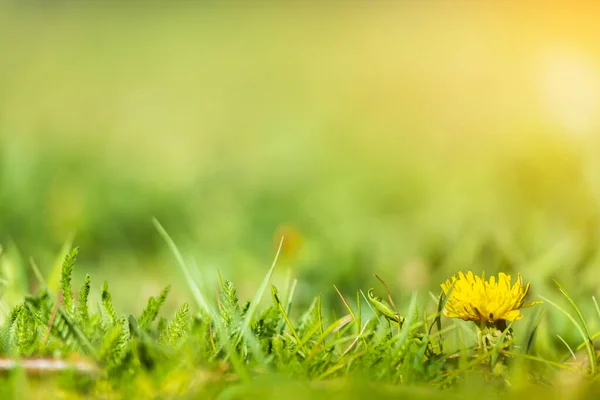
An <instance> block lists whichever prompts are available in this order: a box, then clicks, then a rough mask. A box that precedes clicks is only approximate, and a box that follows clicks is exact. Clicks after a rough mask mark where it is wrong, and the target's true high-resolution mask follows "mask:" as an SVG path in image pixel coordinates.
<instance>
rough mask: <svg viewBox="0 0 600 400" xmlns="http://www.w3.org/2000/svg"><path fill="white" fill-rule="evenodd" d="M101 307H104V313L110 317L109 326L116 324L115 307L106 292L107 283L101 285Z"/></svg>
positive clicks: (117, 317)
mask: <svg viewBox="0 0 600 400" xmlns="http://www.w3.org/2000/svg"><path fill="white" fill-rule="evenodd" d="M102 306H103V307H104V311H106V313H107V314H108V316H109V317H110V322H111V325H115V324H117V322H118V320H119V316H118V315H117V312H116V311H115V307H114V306H113V302H112V296H111V294H110V292H109V291H108V282H107V281H104V284H103V285H102Z"/></svg>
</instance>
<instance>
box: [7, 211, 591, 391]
mask: <svg viewBox="0 0 600 400" xmlns="http://www.w3.org/2000/svg"><path fill="white" fill-rule="evenodd" d="M155 224H156V227H157V229H158V230H159V233H160V234H161V235H162V236H163V238H164V239H165V241H166V243H167V245H168V246H169V247H170V248H171V250H172V252H173V255H174V262H175V263H176V264H178V265H179V267H180V271H181V273H182V274H185V275H186V276H187V280H188V284H189V287H190V289H191V290H193V291H195V292H197V295H196V300H197V304H196V305H195V306H192V307H190V306H189V305H188V304H187V303H183V304H182V305H181V306H180V307H179V308H178V309H177V311H176V312H175V313H174V315H173V316H171V317H170V318H169V319H167V318H165V317H163V316H160V317H159V314H160V313H161V308H162V306H163V304H164V303H165V300H166V298H167V296H168V294H169V289H170V288H169V287H167V288H165V289H164V290H163V291H162V292H161V293H160V294H158V297H157V298H155V297H150V298H149V300H148V302H147V305H146V307H145V308H144V310H143V311H142V312H141V314H140V315H139V316H137V317H136V316H134V315H131V314H129V315H124V314H121V313H120V312H118V311H117V308H116V307H115V305H114V304H113V301H112V294H111V292H110V290H109V286H108V284H107V282H104V284H103V285H102V288H101V299H100V303H99V304H98V307H95V306H94V305H92V304H89V293H90V282H91V280H90V278H89V276H86V279H85V281H84V283H83V286H82V289H81V290H80V292H79V297H78V301H77V302H75V301H74V293H73V288H72V287H71V282H72V279H71V277H72V273H73V269H74V267H75V263H76V257H77V252H78V251H77V249H73V250H71V251H70V252H69V253H68V254H67V256H66V257H65V260H64V262H63V263H62V269H61V279H60V281H61V286H60V289H59V290H58V291H52V290H51V289H50V288H49V287H48V285H47V284H46V282H45V281H44V280H43V277H41V276H40V275H37V276H38V277H39V278H40V280H41V281H40V282H39V283H40V285H39V286H38V289H37V291H36V292H37V293H34V294H30V295H26V296H25V297H24V299H23V300H22V301H21V302H20V303H19V304H17V305H16V306H15V307H14V308H13V309H12V310H11V311H10V312H9V314H8V316H7V318H6V320H5V321H4V324H3V326H2V327H1V328H0V344H1V347H0V351H1V352H2V354H1V357H0V361H2V362H4V364H2V367H1V369H2V370H3V371H5V373H6V374H5V375H4V377H3V378H2V381H1V382H2V383H1V384H0V389H2V390H3V393H5V396H9V395H10V396H12V397H16V396H17V393H20V394H19V396H22V393H30V394H31V395H32V396H35V395H34V394H33V393H35V392H37V391H40V390H43V388H44V387H47V385H50V386H51V387H56V388H55V389H53V390H56V392H55V393H56V394H57V396H58V397H61V398H71V397H83V398H122V397H133V398H157V397H158V398H181V397H183V398H197V397H206V396H208V397H218V398H248V397H253V396H260V397H265V396H266V397H268V398H270V397H271V396H275V397H280V396H282V395H285V396H291V397H292V398H303V397H304V396H311V397H312V396H316V397H319V396H322V397H329V396H334V395H336V396H343V397H344V398H361V397H363V396H365V395H366V393H377V394H378V396H381V397H384V398H386V397H390V398H391V397H394V396H400V395H408V396H416V397H423V398H438V397H439V398H447V397H454V396H475V395H478V396H480V395H481V393H482V391H483V392H485V396H487V397H490V396H491V397H503V396H508V397H509V398H519V396H520V395H521V394H523V396H524V397H525V396H527V394H526V393H531V391H532V390H533V391H535V393H543V392H544V391H547V390H548V388H549V387H552V386H554V387H556V388H557V389H558V390H567V391H568V390H577V393H579V395H581V396H583V397H585V396H589V398H594V397H593V396H594V395H595V393H596V392H597V390H598V388H597V385H596V381H597V380H598V377H599V376H600V374H599V373H598V372H597V367H598V365H597V361H596V358H595V357H596V349H595V344H594V339H595V338H596V337H598V336H600V332H598V333H594V334H592V333H591V332H590V331H589V326H588V322H587V321H586V319H585V317H583V315H582V313H581V311H580V309H579V307H578V306H577V304H576V303H575V301H574V300H573V299H572V298H571V297H570V296H569V295H568V294H567V293H566V292H565V291H564V289H563V288H562V286H560V285H559V291H560V292H562V294H563V295H564V296H565V297H566V299H567V301H568V303H569V304H570V305H571V306H572V307H573V309H574V312H575V316H573V315H572V314H571V313H570V312H569V311H567V310H566V309H565V308H563V307H560V306H559V305H557V304H556V303H554V301H551V300H549V299H545V300H546V303H549V304H550V305H551V306H554V307H555V309H556V310H558V311H559V312H561V313H563V314H565V315H566V316H567V317H568V318H569V319H570V321H571V323H572V327H570V328H569V329H577V330H579V331H580V332H581V334H582V338H583V341H582V342H581V343H580V344H578V345H574V346H573V348H575V349H576V351H577V353H575V352H574V351H573V349H572V348H571V347H570V346H568V345H567V347H563V348H562V349H560V348H553V349H552V350H554V351H555V352H556V353H555V356H553V357H549V356H548V355H547V354H544V349H543V345H542V344H543V343H548V342H552V338H549V337H548V336H547V335H548V333H547V332H543V331H542V332H540V329H539V328H540V327H543V326H545V325H547V323H548V320H549V319H548V318H547V316H548V315H552V314H553V312H552V310H549V312H546V313H544V314H543V316H542V317H540V318H537V319H536V320H534V319H532V317H533V316H532V315H529V316H528V318H529V319H530V323H529V324H527V323H526V322H525V321H518V322H516V323H514V324H513V323H511V324H510V325H509V326H508V327H507V328H506V330H505V331H504V332H502V334H501V336H500V340H499V341H498V343H497V344H496V345H495V346H491V347H486V348H484V349H479V350H478V349H477V348H476V343H475V342H473V341H472V340H466V339H465V336H471V337H473V336H474V335H476V334H475V325H474V324H467V323H462V322H459V323H450V321H448V320H447V319H446V318H445V317H444V316H443V315H442V314H441V313H440V312H439V310H441V309H443V307H444V304H445V299H444V297H440V298H439V300H437V299H436V295H435V294H433V293H432V294H431V296H432V297H434V299H433V300H434V301H423V300H424V299H422V298H420V297H421V296H419V294H418V293H417V292H414V293H413V295H412V296H411V298H410V301H408V302H403V303H400V304H399V306H398V308H396V307H397V306H396V301H395V300H394V299H393V297H394V296H393V295H391V293H390V292H389V289H388V288H387V285H386V284H385V283H384V282H383V281H382V282H381V283H383V285H380V287H379V288H377V289H369V290H368V298H366V299H368V302H367V304H365V303H364V302H363V303H362V304H361V302H360V298H361V297H360V295H359V294H357V297H356V299H357V301H356V302H352V301H350V298H351V297H353V296H344V294H343V293H341V292H340V291H339V290H338V289H337V288H332V290H335V291H336V292H337V294H338V295H339V297H340V302H341V303H342V304H343V307H326V308H323V307H322V304H321V301H320V296H317V297H315V299H314V301H313V302H312V303H311V305H310V306H309V307H307V308H299V309H293V308H294V307H292V305H293V303H294V302H293V298H292V296H293V286H291V288H292V290H291V291H290V293H288V294H287V297H288V298H287V300H286V302H285V304H284V303H282V300H281V294H280V293H279V291H278V290H277V289H276V288H275V286H272V290H271V301H270V305H268V304H267V305H265V306H262V305H260V306H259V304H261V302H260V301H261V298H262V297H263V295H264V294H265V291H266V290H265V289H266V287H267V285H268V284H269V280H270V278H271V276H272V275H273V270H274V269H275V268H276V261H277V257H276V258H275V261H274V262H273V265H272V267H271V268H270V269H269V270H268V272H267V274H266V277H265V279H264V281H263V283H262V285H261V286H260V288H258V289H257V293H256V295H255V296H254V297H253V299H252V300H250V301H246V302H245V301H240V300H239V298H238V294H237V291H236V288H235V286H234V284H233V283H232V282H231V281H229V280H228V279H223V278H222V279H221V284H220V286H219V290H218V293H217V296H215V295H209V294H208V292H207V291H206V289H201V288H200V282H198V281H197V279H198V278H196V277H194V276H193V273H191V272H190V267H189V266H188V264H187V263H186V262H185V261H183V256H182V253H181V252H180V250H179V249H178V248H177V246H176V245H175V243H174V242H173V241H172V239H171V238H170V236H169V235H168V234H167V233H166V231H165V230H164V228H162V226H161V225H160V224H159V223H158V222H155ZM280 249H281V246H280ZM278 254H279V252H278ZM32 273H33V272H32ZM26 274H27V273H26ZM386 291H388V301H389V303H388V302H387V301H385V300H383V299H382V298H380V297H377V296H376V295H374V293H373V292H386ZM423 297H425V299H426V298H427V297H428V296H423ZM555 297H556V298H557V299H556V301H559V299H560V295H559V293H558V291H557V293H555ZM537 307H538V308H539V307H541V306H537ZM576 318H579V321H577V320H576ZM580 324H581V325H580ZM513 329H514V333H515V334H514V335H513ZM509 330H510V332H511V335H510V339H508V336H506V337H505V335H506V333H507V332H508V331H509ZM456 335H458V336H456ZM541 335H546V336H545V337H540V336H541ZM455 337H458V338H460V339H459V340H458V341H456V340H454V338H455ZM505 340H508V342H505ZM561 340H563V339H562V338H561ZM532 343H533V344H532ZM540 343H542V344H540ZM565 343H566V342H565ZM583 347H586V348H587V349H588V353H586V354H583V353H580V352H579V350H580V349H581V348H583ZM571 357H573V360H571ZM61 362H62V363H63V364H60V363H61ZM267 382H268V384H267ZM556 382H562V383H558V384H557V383H556ZM568 382H572V383H571V384H570V385H575V386H569V383H568ZM17 387H18V388H19V389H18V390H19V391H18V392H17V391H16V390H17V389H16V388H17ZM20 398H22V397H20ZM579 398H581V397H579Z"/></svg>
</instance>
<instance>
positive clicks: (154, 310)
mask: <svg viewBox="0 0 600 400" xmlns="http://www.w3.org/2000/svg"><path fill="white" fill-rule="evenodd" d="M170 290H171V286H167V287H166V288H164V289H163V291H162V292H161V293H160V296H158V299H155V298H154V297H152V296H151V297H150V298H149V299H148V304H146V307H145V308H144V311H142V314H141V315H140V318H139V319H138V321H137V322H138V325H139V327H140V329H145V328H147V327H148V326H150V324H152V323H153V322H154V320H156V317H157V316H158V312H159V311H160V308H161V307H162V305H163V304H164V303H165V301H166V300H167V296H168V294H169V291H170Z"/></svg>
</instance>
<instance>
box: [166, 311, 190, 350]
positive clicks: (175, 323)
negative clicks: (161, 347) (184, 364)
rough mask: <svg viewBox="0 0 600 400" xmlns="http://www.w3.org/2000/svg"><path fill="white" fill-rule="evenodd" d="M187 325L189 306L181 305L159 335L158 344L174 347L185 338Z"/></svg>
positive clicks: (188, 323) (187, 330) (187, 329)
mask: <svg viewBox="0 0 600 400" xmlns="http://www.w3.org/2000/svg"><path fill="white" fill-rule="evenodd" d="M189 325H190V318H189V306H188V304H187V303H183V305H182V306H181V307H180V308H179V310H177V312H176V313H175V316H174V317H173V319H172V320H171V321H170V322H169V324H168V325H167V327H166V329H165V331H164V332H163V333H162V334H161V337H160V343H162V344H166V345H167V346H168V347H176V346H177V345H178V344H179V343H180V342H181V340H183V339H184V338H185V337H186V336H187V334H188V332H189Z"/></svg>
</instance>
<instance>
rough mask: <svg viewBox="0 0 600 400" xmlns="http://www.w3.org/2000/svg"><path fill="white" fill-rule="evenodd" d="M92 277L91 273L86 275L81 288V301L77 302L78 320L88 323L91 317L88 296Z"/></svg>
mask: <svg viewBox="0 0 600 400" xmlns="http://www.w3.org/2000/svg"><path fill="white" fill-rule="evenodd" d="M90 286H91V279H90V275H89V274H87V275H86V276H85V280H84V281H83V285H81V290H79V301H78V302H77V321H78V322H80V323H82V324H84V325H85V324H86V323H87V322H88V320H89V318H90V313H89V310H88V298H89V296H90Z"/></svg>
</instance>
